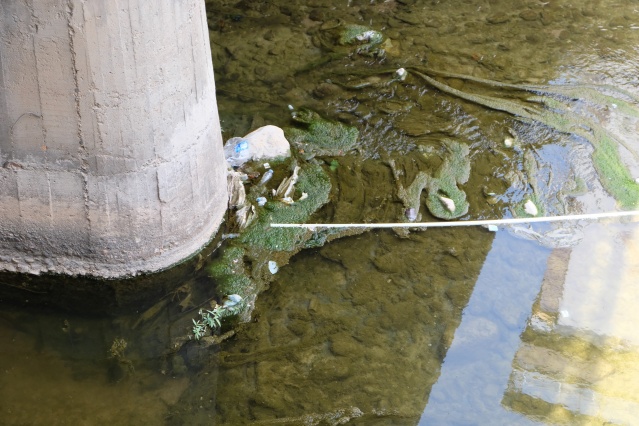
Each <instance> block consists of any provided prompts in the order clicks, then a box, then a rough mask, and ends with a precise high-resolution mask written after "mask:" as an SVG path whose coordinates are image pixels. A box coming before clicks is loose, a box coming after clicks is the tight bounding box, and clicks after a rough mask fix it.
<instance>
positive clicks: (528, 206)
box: [524, 200, 539, 216]
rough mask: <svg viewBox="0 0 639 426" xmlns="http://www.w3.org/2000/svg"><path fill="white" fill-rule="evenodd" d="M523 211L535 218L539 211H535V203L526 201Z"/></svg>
mask: <svg viewBox="0 0 639 426" xmlns="http://www.w3.org/2000/svg"><path fill="white" fill-rule="evenodd" d="M524 211H525V212H526V213H528V214H529V215H531V216H537V214H539V211H538V210H537V206H536V205H535V203H533V202H532V201H530V200H527V201H526V203H525V204H524Z"/></svg>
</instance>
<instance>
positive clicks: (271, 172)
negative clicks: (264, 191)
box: [259, 169, 273, 185]
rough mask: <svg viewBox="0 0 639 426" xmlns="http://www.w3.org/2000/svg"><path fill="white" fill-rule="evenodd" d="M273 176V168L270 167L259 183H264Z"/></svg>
mask: <svg viewBox="0 0 639 426" xmlns="http://www.w3.org/2000/svg"><path fill="white" fill-rule="evenodd" d="M272 177H273V169H269V170H268V171H267V172H266V173H264V176H262V179H260V183H259V185H264V184H265V183H266V182H268V181H269V180H271V178H272Z"/></svg>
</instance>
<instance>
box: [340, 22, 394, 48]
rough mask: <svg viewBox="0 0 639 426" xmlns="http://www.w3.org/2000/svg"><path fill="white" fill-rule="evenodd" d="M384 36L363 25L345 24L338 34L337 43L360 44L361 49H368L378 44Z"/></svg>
mask: <svg viewBox="0 0 639 426" xmlns="http://www.w3.org/2000/svg"><path fill="white" fill-rule="evenodd" d="M382 41H384V36H383V35H382V33H380V32H379V31H375V30H373V29H371V28H369V27H366V26H364V25H346V26H345V27H343V28H342V29H341V31H340V34H339V39H338V43H339V44H341V45H343V46H344V45H353V44H360V45H361V46H360V48H361V49H366V50H368V49H370V48H373V47H376V46H378V45H380V44H381V43H382Z"/></svg>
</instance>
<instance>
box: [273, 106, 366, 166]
mask: <svg viewBox="0 0 639 426" xmlns="http://www.w3.org/2000/svg"><path fill="white" fill-rule="evenodd" d="M293 118H294V120H295V121H296V122H297V123H299V125H300V126H301V127H289V128H286V129H284V135H285V136H286V139H288V141H289V142H290V143H291V144H292V145H294V146H295V147H296V148H297V149H298V152H299V153H300V154H301V156H302V157H304V158H306V159H310V158H312V157H314V156H316V155H319V156H341V155H345V154H347V153H349V152H350V151H352V150H353V149H355V148H356V147H357V143H358V139H359V131H358V130H357V128H355V127H351V126H347V125H345V124H343V123H339V122H334V121H331V120H327V119H325V118H323V117H321V116H320V115H319V114H317V113H316V112H314V111H312V110H309V109H307V108H301V109H300V110H299V111H295V112H294V114H293Z"/></svg>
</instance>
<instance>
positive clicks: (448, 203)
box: [438, 195, 455, 212]
mask: <svg viewBox="0 0 639 426" xmlns="http://www.w3.org/2000/svg"><path fill="white" fill-rule="evenodd" d="M438 197H439V199H440V200H441V202H442V204H443V205H444V207H446V208H447V209H448V211H450V212H454V211H455V202H454V201H453V200H451V199H450V198H448V197H444V196H442V195H438Z"/></svg>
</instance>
